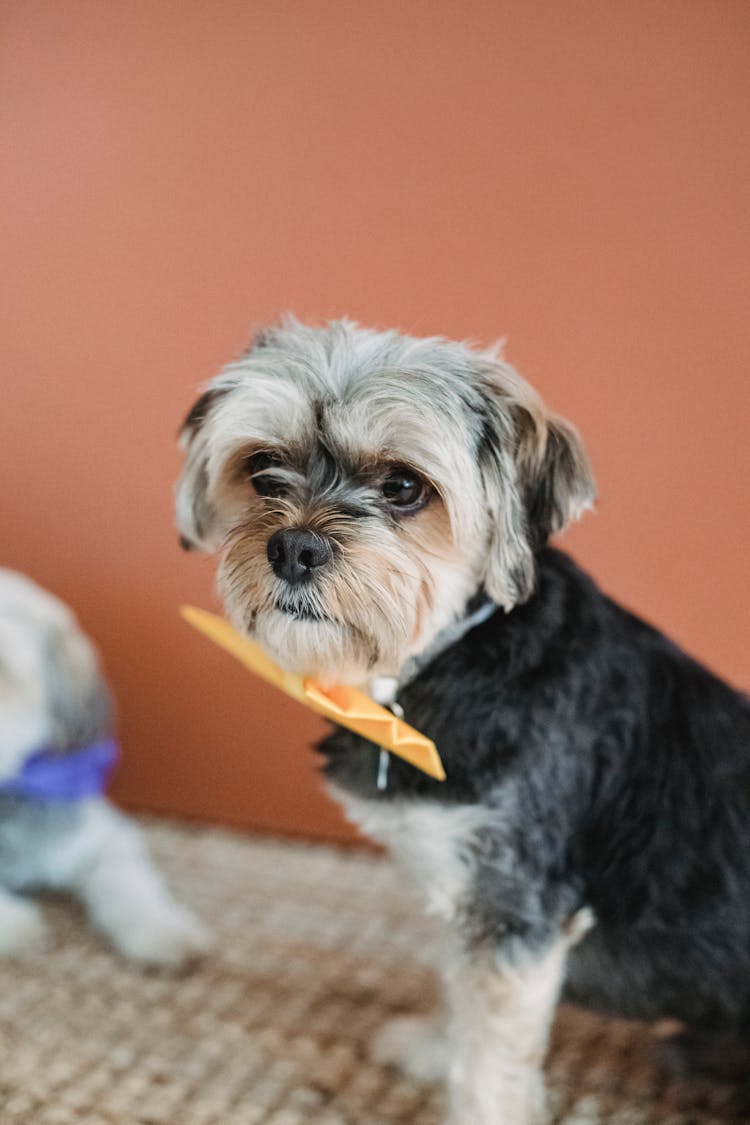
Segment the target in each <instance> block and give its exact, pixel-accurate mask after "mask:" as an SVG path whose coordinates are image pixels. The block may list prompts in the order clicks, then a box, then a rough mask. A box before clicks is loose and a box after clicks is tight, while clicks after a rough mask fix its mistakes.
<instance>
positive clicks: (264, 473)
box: [243, 450, 286, 496]
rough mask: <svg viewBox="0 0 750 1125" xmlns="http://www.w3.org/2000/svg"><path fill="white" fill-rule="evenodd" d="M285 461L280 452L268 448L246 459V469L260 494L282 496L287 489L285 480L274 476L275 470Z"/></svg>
mask: <svg viewBox="0 0 750 1125" xmlns="http://www.w3.org/2000/svg"><path fill="white" fill-rule="evenodd" d="M283 463H284V462H283V461H282V459H281V457H280V456H279V454H278V453H271V452H270V451H268V450H261V451H259V452H258V453H252V454H251V455H250V456H249V457H248V458H247V459H246V460H245V463H244V466H243V467H244V471H245V473H246V474H247V476H249V478H250V483H251V484H252V486H253V488H254V489H255V491H256V492H257V493H258V495H259V496H281V495H282V494H283V493H284V492H285V491H286V484H285V483H284V481H283V480H281V479H280V478H279V477H275V476H273V470H274V469H275V468H280V467H281V466H282V465H283Z"/></svg>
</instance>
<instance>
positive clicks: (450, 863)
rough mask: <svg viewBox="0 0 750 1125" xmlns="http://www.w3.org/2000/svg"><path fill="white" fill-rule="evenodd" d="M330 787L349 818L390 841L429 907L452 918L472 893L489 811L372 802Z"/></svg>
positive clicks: (387, 843) (424, 803)
mask: <svg viewBox="0 0 750 1125" xmlns="http://www.w3.org/2000/svg"><path fill="white" fill-rule="evenodd" d="M329 788H330V789H331V791H332V794H333V796H334V797H335V799H336V800H337V801H339V802H340V804H342V805H343V807H344V812H345V813H346V815H347V817H348V818H349V819H350V820H351V821H353V822H354V823H355V824H356V825H357V826H358V827H359V828H361V829H362V831H363V832H364V833H366V834H367V835H368V836H370V837H371V838H372V839H373V840H375V841H377V842H378V843H379V844H383V845H385V847H387V848H388V850H389V851H390V852H391V853H392V855H393V856H394V858H395V859H396V860H397V861H398V863H399V864H400V865H401V866H402V867H403V868H404V869H405V870H406V871H407V872H408V874H409V875H410V876H411V877H412V879H414V881H415V882H416V883H417V885H418V887H419V889H420V891H421V892H422V894H423V895H424V897H425V899H426V901H427V909H428V911H429V912H430V913H431V914H436V915H438V916H439V917H441V918H443V919H444V920H445V921H451V919H453V918H454V917H455V916H456V913H457V912H458V911H459V910H460V909H461V906H462V904H463V903H464V901H465V900H466V897H467V895H468V894H469V888H470V885H471V882H472V877H473V874H474V870H475V867H476V860H477V854H478V850H479V848H480V845H481V833H482V829H483V828H484V827H486V826H487V824H488V819H489V816H490V813H489V810H488V809H486V808H482V807H481V806H479V805H461V806H458V807H454V808H449V807H446V806H445V805H441V804H439V803H438V802H437V801H369V800H366V799H365V798H361V797H352V796H351V795H350V794H348V793H346V792H344V791H343V790H342V789H339V788H338V787H337V786H335V785H334V786H330V787H329Z"/></svg>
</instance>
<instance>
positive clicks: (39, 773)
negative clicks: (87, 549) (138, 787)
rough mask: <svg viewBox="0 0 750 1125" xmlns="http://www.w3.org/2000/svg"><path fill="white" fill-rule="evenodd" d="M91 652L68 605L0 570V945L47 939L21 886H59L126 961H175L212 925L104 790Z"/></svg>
mask: <svg viewBox="0 0 750 1125" xmlns="http://www.w3.org/2000/svg"><path fill="white" fill-rule="evenodd" d="M110 711H111V708H110V695H109V691H108V689H107V685H106V683H105V680H104V678H103V676H102V672H101V669H100V667H99V661H98V658H97V654H96V651H95V649H94V647H93V645H92V644H91V642H90V641H89V639H88V638H87V637H86V636H85V634H84V633H83V632H82V630H81V628H80V626H79V625H78V622H77V621H76V619H75V617H74V616H73V614H72V613H71V612H70V610H69V609H68V607H67V606H65V605H64V604H63V603H62V602H60V601H58V599H57V598H55V597H53V596H52V594H49V593H47V591H46V590H42V589H41V588H40V587H39V586H37V585H36V584H35V583H34V582H32V581H31V580H30V579H28V578H26V577H24V576H23V575H21V574H17V573H15V572H14V571H11V570H3V569H0V954H11V955H14V956H18V955H21V954H24V953H27V952H29V951H30V950H32V949H35V948H38V947H39V946H40V945H43V943H44V938H45V933H46V930H45V923H44V919H43V917H42V914H41V912H40V910H39V907H38V906H37V904H36V903H34V902H33V901H31V900H30V899H29V898H28V897H27V895H28V893H29V892H33V891H35V890H43V889H47V890H55V891H66V892H69V893H72V894H73V895H75V896H76V897H77V898H78V899H80V901H81V902H82V903H83V905H84V907H85V908H86V911H87V913H88V915H89V917H90V918H91V921H92V922H93V923H94V925H95V926H97V928H98V929H99V930H101V931H102V933H104V934H105V935H106V936H107V937H108V938H109V940H110V941H111V942H112V943H113V945H114V946H115V947H116V948H117V949H118V950H119V951H120V952H121V953H123V954H124V955H125V956H127V957H130V958H132V959H133V960H134V961H138V962H141V963H143V964H148V965H154V966H165V967H169V968H179V967H181V966H182V965H183V964H185V963H186V962H188V961H189V960H192V959H193V958H194V957H196V956H198V955H199V954H202V953H204V952H205V951H206V949H207V947H208V944H209V943H208V931H207V929H206V928H205V927H204V926H203V924H202V923H201V922H199V921H198V919H197V918H195V917H194V916H193V914H191V913H190V911H188V910H187V909H186V908H185V907H184V906H181V905H180V904H179V903H177V902H176V901H175V900H174V899H173V897H172V895H171V894H170V893H169V891H168V890H167V888H166V886H165V885H164V883H163V881H162V879H161V877H160V875H159V874H158V873H157V872H156V870H155V869H154V867H153V866H152V864H151V861H150V859H149V856H148V853H147V850H146V845H145V841H144V840H143V838H142V836H141V833H140V832H139V831H138V829H137V828H136V827H135V825H134V824H132V823H131V822H130V821H129V820H128V819H127V818H126V817H124V816H122V815H121V814H120V813H118V812H116V811H115V809H114V808H113V807H112V806H111V805H110V804H109V803H108V802H107V801H106V800H105V799H104V797H103V796H102V795H101V789H102V788H103V784H104V780H105V775H106V768H107V766H108V764H109V763H110V762H111V756H112V751H113V749H114V748H113V745H112V743H111V741H110V739H109V736H110V731H111V715H110Z"/></svg>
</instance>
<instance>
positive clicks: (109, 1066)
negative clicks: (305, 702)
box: [0, 823, 738, 1125]
mask: <svg viewBox="0 0 750 1125" xmlns="http://www.w3.org/2000/svg"><path fill="white" fill-rule="evenodd" d="M148 832H149V836H150V839H151V845H152V848H153V851H154V854H155V856H156V858H157V860H158V861H159V863H160V865H161V867H162V868H163V870H164V871H165V872H166V873H167V875H168V876H169V878H170V881H171V883H172V885H173V886H174V888H175V889H176V890H177V891H178V892H179V893H180V894H181V895H182V896H183V897H184V898H185V900H187V901H189V902H191V903H192V904H193V905H194V906H195V908H196V909H197V910H198V911H199V912H200V913H201V914H202V915H203V917H204V918H205V919H206V920H207V921H209V922H210V923H211V924H212V925H213V926H214V927H215V929H216V931H217V934H218V939H219V940H218V947H217V951H216V953H215V954H213V955H212V956H211V957H210V958H209V959H208V960H207V961H206V962H205V963H204V964H203V965H202V966H200V967H199V968H197V969H196V970H194V971H193V972H191V973H189V974H188V975H185V976H183V977H180V978H176V979H175V978H171V977H169V976H167V975H162V974H144V973H142V972H139V971H137V970H135V969H133V968H131V967H129V966H128V965H127V964H125V963H124V962H123V961H122V960H120V959H119V958H117V957H116V956H115V955H114V954H113V953H111V952H110V951H109V950H108V949H107V948H105V947H104V946H103V945H102V944H101V943H100V941H99V940H98V939H97V938H96V937H95V936H93V935H92V934H91V932H90V930H89V929H88V928H87V927H86V926H85V925H84V924H83V922H82V919H81V917H80V915H79V914H78V913H77V912H76V911H75V910H74V909H73V908H72V907H70V906H68V905H66V904H62V903H53V904H50V905H49V907H48V911H49V916H50V921H51V923H52V928H53V934H54V940H53V947H52V949H51V950H50V951H49V952H48V953H46V954H44V955H39V956H38V957H35V958H34V959H30V960H28V961H25V962H13V963H9V962H5V963H3V964H0V1125H16V1123H23V1125H82V1123H86V1125H105V1123H107V1125H399V1123H406V1122H409V1123H411V1125H436V1123H437V1122H438V1121H439V1120H440V1111H441V1093H440V1091H439V1090H437V1089H434V1088H425V1087H419V1086H416V1085H413V1084H412V1083H410V1082H407V1081H405V1080H404V1079H402V1078H400V1077H399V1076H398V1075H396V1074H393V1073H389V1072H387V1071H384V1070H381V1069H379V1068H378V1067H376V1066H374V1065H373V1064H372V1063H371V1062H370V1061H369V1060H368V1054H367V1044H368V1041H369V1039H370V1037H371V1035H372V1033H373V1032H374V1031H375V1030H376V1029H377V1028H378V1027H379V1026H380V1025H381V1024H382V1023H383V1021H384V1020H386V1019H388V1018H389V1017H390V1016H392V1015H395V1014H401V1013H404V1012H413V1011H418V1010H424V1009H426V1008H427V1007H428V1006H429V1004H430V1002H431V1000H432V998H433V996H434V980H433V975H432V972H431V970H430V968H429V957H430V950H431V945H432V938H431V930H430V927H429V924H428V923H427V922H426V921H424V920H423V919H422V918H421V916H420V914H419V912H418V910H417V909H416V907H415V904H414V902H413V900H412V898H411V896H410V895H409V893H408V889H407V887H406V886H405V885H404V884H403V883H402V880H401V878H400V876H399V875H398V873H397V872H396V871H395V869H394V868H393V867H392V866H391V865H390V863H388V862H386V861H385V860H382V859H379V858H377V857H375V856H371V855H362V854H358V853H354V852H346V851H339V850H337V849H334V848H330V847H320V846H312V845H302V844H289V843H278V842H273V841H268V840H265V839H260V840H259V839H253V838H248V837H245V836H241V835H234V834H231V833H228V832H223V831H220V830H215V829H195V828H189V829H187V828H182V827H176V826H173V825H168V824H163V823H155V824H151V825H150V826H149V828H148ZM650 1057H651V1056H650V1048H649V1040H648V1037H647V1036H646V1035H645V1033H644V1031H643V1029H642V1028H640V1027H637V1026H632V1025H630V1026H628V1025H624V1024H614V1023H611V1022H607V1021H604V1020H601V1019H596V1018H592V1017H590V1016H582V1015H579V1014H577V1013H573V1012H563V1013H562V1014H561V1017H560V1019H559V1021H558V1026H557V1029H556V1032H555V1043H554V1047H553V1051H552V1054H551V1057H550V1062H549V1067H548V1071H549V1079H550V1086H551V1092H552V1096H551V1106H552V1117H551V1120H552V1121H554V1122H555V1125H562V1123H564V1125H597V1123H604V1122H607V1123H609V1125H647V1123H651V1122H659V1123H663V1125H719V1123H720V1122H721V1123H722V1125H726V1122H729V1121H735V1122H737V1120H738V1119H737V1118H736V1117H735V1118H733V1117H732V1116H731V1115H729V1114H728V1111H725V1112H724V1113H723V1114H722V1112H721V1109H720V1105H721V1098H720V1096H719V1094H718V1093H716V1092H714V1093H713V1094H712V1093H710V1092H709V1093H704V1095H703V1101H702V1103H701V1102H697V1101H696V1095H695V1093H694V1092H693V1093H692V1094H689V1093H688V1092H687V1091H686V1090H684V1089H682V1088H680V1087H677V1086H670V1085H668V1083H667V1080H666V1078H665V1076H664V1075H663V1074H661V1073H660V1072H659V1071H658V1070H657V1069H656V1068H655V1067H654V1066H653V1065H652V1063H651V1061H650Z"/></svg>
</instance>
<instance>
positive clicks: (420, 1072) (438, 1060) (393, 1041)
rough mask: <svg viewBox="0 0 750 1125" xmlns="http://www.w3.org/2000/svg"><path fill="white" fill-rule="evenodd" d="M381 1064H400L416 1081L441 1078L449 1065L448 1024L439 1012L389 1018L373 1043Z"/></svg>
mask: <svg viewBox="0 0 750 1125" xmlns="http://www.w3.org/2000/svg"><path fill="white" fill-rule="evenodd" d="M370 1056H371V1058H372V1059H373V1061H374V1062H376V1063H377V1064H378V1065H379V1066H393V1067H397V1068H398V1069H399V1070H400V1071H401V1072H402V1073H403V1074H405V1075H407V1076H408V1077H409V1078H413V1079H414V1080H415V1081H416V1082H439V1081H440V1080H441V1079H443V1078H444V1077H445V1074H446V1071H447V1069H448V1044H447V1041H446V1037H445V1028H444V1025H443V1023H442V1021H441V1020H440V1019H438V1018H437V1017H435V1016H399V1017H398V1018H397V1019H393V1020H389V1022H388V1023H386V1024H384V1025H383V1027H382V1028H381V1029H380V1031H379V1032H378V1033H377V1034H376V1036H375V1038H374V1039H373V1041H372V1043H371V1045H370Z"/></svg>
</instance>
